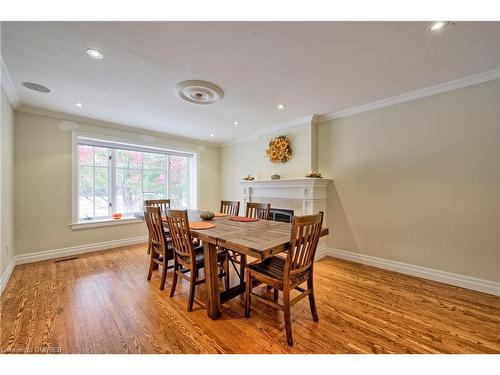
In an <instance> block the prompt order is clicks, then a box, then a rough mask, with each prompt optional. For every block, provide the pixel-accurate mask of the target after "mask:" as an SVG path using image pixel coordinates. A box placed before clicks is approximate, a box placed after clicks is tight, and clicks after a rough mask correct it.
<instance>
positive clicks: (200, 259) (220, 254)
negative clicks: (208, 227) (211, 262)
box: [180, 246, 227, 268]
mask: <svg viewBox="0 0 500 375" xmlns="http://www.w3.org/2000/svg"><path fill="white" fill-rule="evenodd" d="M194 252H195V254H196V255H195V260H196V266H197V267H198V268H202V267H203V266H204V265H205V257H204V255H203V246H198V247H195V248H194ZM226 254H227V252H226V250H222V249H218V250H217V261H219V262H222V261H224V260H225V259H226ZM180 258H181V259H182V260H183V261H184V262H186V263H189V257H187V256H183V257H180Z"/></svg>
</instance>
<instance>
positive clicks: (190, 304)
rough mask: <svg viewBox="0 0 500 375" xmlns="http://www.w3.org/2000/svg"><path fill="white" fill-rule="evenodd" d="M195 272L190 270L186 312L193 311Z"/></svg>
mask: <svg viewBox="0 0 500 375" xmlns="http://www.w3.org/2000/svg"><path fill="white" fill-rule="evenodd" d="M195 274H196V271H195V272H193V270H191V278H190V280H189V297H188V312H191V311H192V310H193V302H194V293H195V288H196V279H197V277H196V275H195Z"/></svg>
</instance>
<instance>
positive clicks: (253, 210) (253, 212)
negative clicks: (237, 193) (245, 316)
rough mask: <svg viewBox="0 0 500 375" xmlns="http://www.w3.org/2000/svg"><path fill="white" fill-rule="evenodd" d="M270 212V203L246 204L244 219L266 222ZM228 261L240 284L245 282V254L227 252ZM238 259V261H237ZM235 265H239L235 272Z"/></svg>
mask: <svg viewBox="0 0 500 375" xmlns="http://www.w3.org/2000/svg"><path fill="white" fill-rule="evenodd" d="M270 210H271V204H270V203H253V202H248V203H247V209H246V214H245V216H246V217H252V218H255V219H261V220H267V219H268V218H269V212H270ZM229 256H230V258H229V260H230V261H231V263H232V265H233V267H235V271H236V273H237V274H238V276H239V278H240V282H241V283H243V282H244V281H245V266H246V264H247V256H246V255H245V254H239V253H236V252H234V251H230V252H229ZM238 258H239V259H238ZM235 264H239V265H240V271H239V272H238V270H236V266H235Z"/></svg>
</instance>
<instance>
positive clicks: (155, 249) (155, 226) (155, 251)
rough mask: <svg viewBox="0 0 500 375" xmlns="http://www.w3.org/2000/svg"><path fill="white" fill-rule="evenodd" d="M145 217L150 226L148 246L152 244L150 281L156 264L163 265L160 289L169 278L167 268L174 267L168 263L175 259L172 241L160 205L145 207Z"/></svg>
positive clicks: (147, 224)
mask: <svg viewBox="0 0 500 375" xmlns="http://www.w3.org/2000/svg"><path fill="white" fill-rule="evenodd" d="M144 219H145V221H146V226H147V228H148V233H149V244H148V246H150V261H149V271H148V281H149V280H151V276H152V274H153V270H154V268H155V264H158V265H159V266H160V267H161V282H160V290H163V289H164V288H165V280H166V278H167V269H169V268H173V267H174V266H173V265H170V266H169V265H168V262H169V261H170V260H172V259H174V252H173V247H172V243H171V242H169V241H167V237H166V235H165V231H164V229H163V222H162V219H161V211H160V208H159V207H152V206H146V207H144Z"/></svg>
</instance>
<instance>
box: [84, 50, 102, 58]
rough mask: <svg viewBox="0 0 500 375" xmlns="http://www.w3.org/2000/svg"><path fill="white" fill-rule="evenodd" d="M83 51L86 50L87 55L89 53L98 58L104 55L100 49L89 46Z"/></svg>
mask: <svg viewBox="0 0 500 375" xmlns="http://www.w3.org/2000/svg"><path fill="white" fill-rule="evenodd" d="M85 52H87V55H89V56H90V57H92V58H93V59H98V60H100V59H102V58H103V57H104V55H103V54H102V53H101V52H100V51H98V50H96V49H92V48H89V49H87V50H86V51H85Z"/></svg>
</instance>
